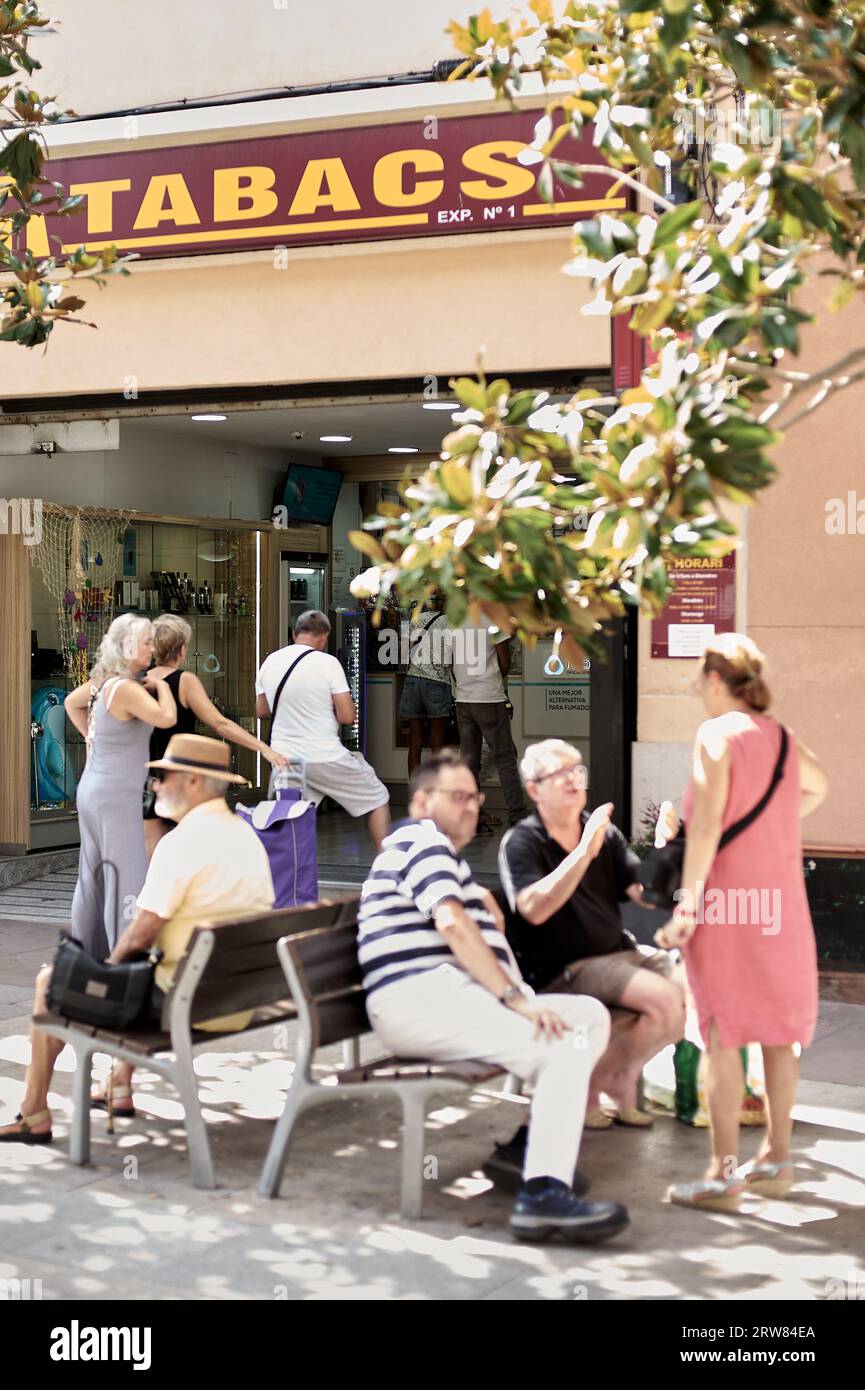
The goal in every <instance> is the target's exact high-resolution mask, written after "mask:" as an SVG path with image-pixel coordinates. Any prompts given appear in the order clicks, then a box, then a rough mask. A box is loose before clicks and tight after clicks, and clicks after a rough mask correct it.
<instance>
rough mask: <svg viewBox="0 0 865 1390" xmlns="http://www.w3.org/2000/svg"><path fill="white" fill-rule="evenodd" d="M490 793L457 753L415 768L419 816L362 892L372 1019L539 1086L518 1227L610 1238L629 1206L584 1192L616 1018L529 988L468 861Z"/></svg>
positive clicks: (432, 1050) (392, 838) (412, 801)
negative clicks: (596, 1081)
mask: <svg viewBox="0 0 865 1390" xmlns="http://www.w3.org/2000/svg"><path fill="white" fill-rule="evenodd" d="M482 799H483V798H482V796H481V795H480V793H479V792H478V788H477V783H476V782H475V779H474V777H473V775H472V773H471V772H470V770H469V768H468V766H467V765H466V763H464V762H463V761H462V760H461V759H460V758H459V757H457V756H456V755H455V754H454V753H451V752H442V753H437V754H435V755H434V756H433V757H432V758H430V760H429V761H428V762H426V763H423V764H421V766H420V767H419V768H418V769H417V770H416V771H415V773H414V775H413V777H412V779H411V782H410V783H409V808H408V809H409V816H410V819H409V820H406V821H403V822H401V823H400V824H399V825H397V826H395V827H394V828H393V829H392V831H391V833H390V834H389V835H388V836H387V838H386V839H385V840H384V842H383V844H382V847H381V850H380V852H379V854H378V856H377V857H376V859H375V861H374V862H373V865H372V868H371V870H370V873H369V877H368V878H367V880H366V882H365V883H364V885H363V892H362V895H361V905H360V912H359V916H358V958H359V960H360V964H361V969H362V971H363V978H364V985H365V987H366V991H367V1012H368V1014H369V1019H370V1023H371V1024H372V1027H373V1029H374V1030H375V1032H376V1034H377V1035H378V1037H379V1038H380V1039H381V1041H382V1042H383V1043H384V1045H385V1046H386V1047H387V1048H388V1049H389V1050H390V1051H392V1052H393V1053H395V1054H396V1055H398V1056H402V1057H418V1058H423V1059H425V1060H430V1061H443V1062H446V1061H456V1060H462V1059H466V1058H472V1059H476V1060H479V1061H487V1062H491V1063H495V1064H497V1065H499V1066H501V1067H503V1068H505V1069H506V1070H507V1071H510V1072H513V1073H514V1074H515V1075H516V1076H518V1077H520V1078H521V1079H522V1080H523V1081H526V1082H529V1083H530V1084H531V1085H533V1087H534V1098H533V1102H532V1110H531V1122H530V1125H529V1133H528V1142H527V1144H526V1151H525V1162H524V1165H523V1170H522V1182H521V1185H520V1188H519V1192H518V1195H517V1202H516V1206H515V1208H514V1211H513V1214H512V1216H511V1222H510V1229H511V1232H512V1234H513V1235H514V1236H515V1237H516V1238H517V1239H520V1240H533V1239H546V1237H547V1236H549V1235H551V1234H553V1233H558V1234H559V1235H561V1236H562V1237H564V1238H565V1239H566V1240H568V1241H579V1242H589V1241H592V1242H594V1241H599V1240H604V1239H606V1238H607V1237H608V1236H610V1235H614V1234H615V1233H616V1232H617V1231H619V1230H621V1229H622V1227H623V1226H625V1225H627V1222H628V1214H627V1211H626V1210H625V1208H624V1207H622V1206H619V1205H618V1204H617V1203H614V1202H587V1201H584V1200H583V1199H582V1197H581V1196H579V1195H577V1192H576V1190H575V1187H574V1186H572V1184H574V1177H575V1170H576V1163H577V1155H578V1152H579V1145H580V1137H581V1134H582V1129H583V1119H584V1116H585V1110H586V1097H587V1094H588V1085H589V1077H590V1075H591V1072H592V1069H593V1067H594V1065H595V1062H596V1061H597V1059H598V1057H599V1056H600V1055H601V1053H602V1052H603V1051H604V1049H605V1047H606V1045H607V1039H608V1037H609V1031H610V1017H609V1014H608V1012H607V1010H606V1009H605V1008H604V1006H603V1004H601V1003H600V1002H599V1001H598V1000H596V999H589V998H586V997H584V996H580V995H564V994H563V995H558V994H553V995H549V994H548V995H545V996H544V999H543V1002H541V1001H539V1000H538V999H536V998H535V996H534V993H533V991H532V990H531V989H530V988H529V987H528V986H527V985H526V984H525V983H524V981H523V979H522V977H521V975H520V972H519V969H518V967H517V964H516V961H515V960H514V957H513V954H512V952H511V949H510V947H509V945H508V943H507V939H506V937H505V935H504V922H503V919H502V914H501V912H500V910H499V908H498V905H497V904H496V901H495V899H494V898H493V896H492V894H491V893H490V892H489V891H488V890H487V889H486V888H481V887H480V886H479V885H478V884H476V883H475V882H474V880H473V878H472V873H471V869H470V868H469V866H468V864H467V863H466V862H465V860H464V859H462V858H461V857H460V851H461V850H462V849H463V848H464V846H465V845H467V844H468V843H469V841H470V840H471V839H472V838H473V837H474V834H475V830H476V827H477V820H478V812H479V810H480V806H481V802H482ZM578 1176H579V1175H578ZM586 1187H587V1184H586V1182H585V1179H581V1191H583V1192H584V1191H585V1190H586Z"/></svg>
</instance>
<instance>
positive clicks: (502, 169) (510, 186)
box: [460, 140, 535, 198]
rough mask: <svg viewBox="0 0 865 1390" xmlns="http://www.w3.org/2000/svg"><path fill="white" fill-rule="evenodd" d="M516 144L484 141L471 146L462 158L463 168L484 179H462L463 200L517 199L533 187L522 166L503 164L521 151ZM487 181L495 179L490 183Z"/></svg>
mask: <svg viewBox="0 0 865 1390" xmlns="http://www.w3.org/2000/svg"><path fill="white" fill-rule="evenodd" d="M525 148H526V147H525V144H524V142H522V141H520V140H487V141H486V143H485V144H483V145H472V146H471V148H470V149H468V150H466V152H465V154H464V155H463V164H464V165H465V167H466V168H467V169H471V170H472V171H473V172H474V173H476V174H486V176H487V177H486V178H484V179H466V180H465V181H464V182H463V183H461V184H460V188H461V189H462V191H463V193H465V195H466V197H467V198H518V197H519V195H520V194H521V193H528V191H529V189H530V188H534V186H535V176H534V173H533V172H532V170H531V169H527V168H526V166H525V165H524V164H511V163H507V162H506V161H508V160H515V159H516V157H517V155H518V154H519V153H520V152H521V151H522V150H524V149H525ZM489 179H495V180H496V182H495V183H490V182H489Z"/></svg>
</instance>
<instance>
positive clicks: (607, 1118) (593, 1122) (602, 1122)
mask: <svg viewBox="0 0 865 1390" xmlns="http://www.w3.org/2000/svg"><path fill="white" fill-rule="evenodd" d="M583 1128H584V1129H612V1128H613V1117H612V1115H610V1114H608V1112H607V1111H606V1110H602V1109H601V1107H600V1106H599V1105H597V1106H595V1108H594V1110H589V1111H587V1113H586V1118H585V1120H584V1121H583Z"/></svg>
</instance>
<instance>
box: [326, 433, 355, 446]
mask: <svg viewBox="0 0 865 1390" xmlns="http://www.w3.org/2000/svg"><path fill="white" fill-rule="evenodd" d="M318 438H319V442H320V443H321V444H350V443H351V441H352V436H351V435H350V434H320V435H319V436H318Z"/></svg>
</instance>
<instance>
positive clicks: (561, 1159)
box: [367, 965, 610, 1186]
mask: <svg viewBox="0 0 865 1390" xmlns="http://www.w3.org/2000/svg"><path fill="white" fill-rule="evenodd" d="M538 1002H539V1004H542V1006H543V1007H544V1008H546V1009H552V1010H553V1011H554V1012H555V1013H557V1014H559V1015H560V1016H561V1017H562V1018H563V1019H564V1020H565V1022H566V1023H567V1024H568V1027H569V1030H570V1031H569V1032H568V1033H567V1034H565V1036H564V1037H563V1038H559V1039H556V1040H553V1041H549V1040H547V1039H545V1038H535V1037H534V1036H533V1033H534V1029H533V1026H532V1024H531V1023H530V1022H529V1020H528V1019H527V1018H524V1017H522V1015H520V1014H518V1013H515V1012H514V1010H513V1009H509V1008H508V1007H507V1006H506V1005H504V1004H500V1003H499V1001H498V1000H497V999H496V998H495V996H494V995H492V994H491V993H490V992H489V990H487V989H484V987H483V985H479V984H478V983H477V981H476V980H473V979H472V977H471V976H470V975H468V974H467V973H466V972H465V971H464V970H460V969H458V968H457V967H455V966H453V965H441V966H438V967H437V968H436V969H435V970H427V971H424V972H423V973H422V974H420V975H412V976H410V977H409V978H408V979H407V980H399V981H397V982H396V983H394V984H392V985H384V986H383V987H382V988H381V989H380V990H377V991H376V992H375V993H374V994H373V995H372V997H371V998H370V999H369V1000H368V1002H367V1012H368V1014H369V1019H370V1023H371V1024H372V1026H373V1028H374V1030H375V1032H376V1035H377V1036H378V1037H379V1038H380V1039H381V1041H382V1042H383V1043H384V1045H385V1047H386V1048H388V1050H389V1051H390V1052H393V1053H395V1054H396V1055H397V1056H399V1057H421V1058H424V1059H427V1060H429V1061H435V1062H453V1061H458V1060H464V1059H466V1058H473V1059H476V1060H478V1061H483V1062H494V1063H497V1064H498V1065H499V1066H500V1067H504V1068H505V1070H507V1071H509V1072H513V1073H514V1074H515V1075H516V1076H518V1077H520V1078H521V1080H523V1081H527V1082H529V1083H530V1084H531V1085H532V1086H533V1088H534V1097H533V1100H532V1109H531V1118H530V1124H529V1142H528V1148H527V1150H526V1161H525V1166H524V1169H523V1177H524V1179H525V1180H526V1181H528V1180H529V1179H530V1178H540V1177H550V1178H558V1179H559V1180H560V1181H561V1182H564V1183H567V1184H568V1186H570V1184H571V1182H572V1181H573V1177H574V1169H575V1168H576V1166H577V1157H578V1155H579V1149H580V1138H581V1136H582V1132H583V1122H584V1120H585V1116H586V1098H587V1095H588V1089H589V1077H590V1076H591V1074H592V1070H593V1068H594V1066H595V1063H596V1062H597V1060H598V1058H599V1057H600V1056H601V1054H602V1052H603V1051H604V1049H605V1048H606V1046H607V1041H608V1039H609V1036H610V1015H609V1013H608V1012H607V1010H606V1008H605V1007H604V1005H603V1004H602V1003H600V1001H599V1000H597V999H590V998H589V997H588V996H587V995H580V994H545V995H544V996H543V999H542V1000H539V1001H538Z"/></svg>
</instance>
